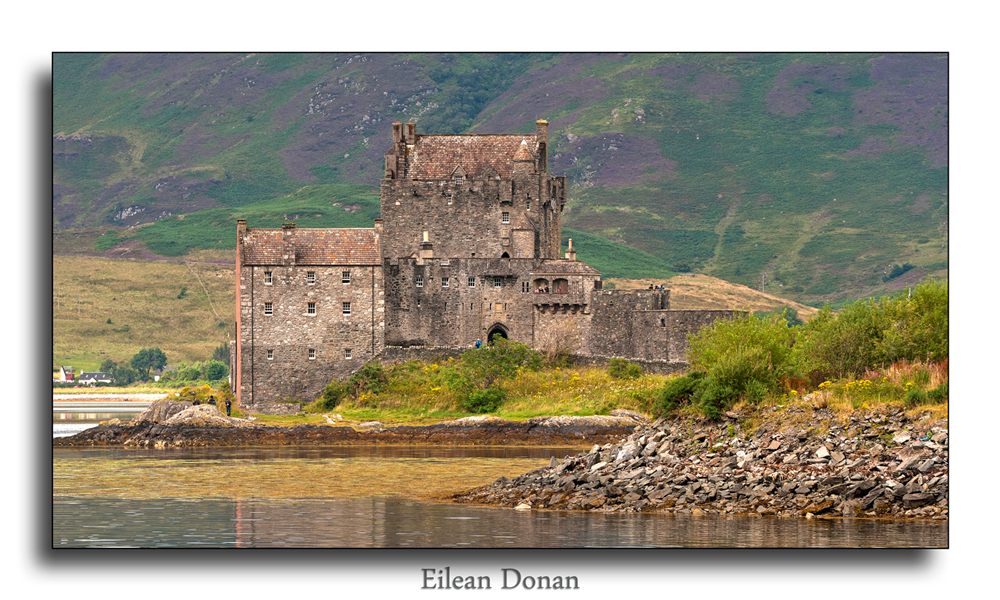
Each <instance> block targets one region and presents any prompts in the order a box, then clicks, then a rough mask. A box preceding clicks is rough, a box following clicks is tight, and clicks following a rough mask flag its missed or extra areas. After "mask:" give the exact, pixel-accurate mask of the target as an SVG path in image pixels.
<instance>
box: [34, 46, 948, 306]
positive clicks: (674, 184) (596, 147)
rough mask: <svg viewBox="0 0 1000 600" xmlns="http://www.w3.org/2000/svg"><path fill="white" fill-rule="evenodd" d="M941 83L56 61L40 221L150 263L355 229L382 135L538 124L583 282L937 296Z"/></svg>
mask: <svg viewBox="0 0 1000 600" xmlns="http://www.w3.org/2000/svg"><path fill="white" fill-rule="evenodd" d="M947 82H948V56H947V55H946V54H888V55H886V54H858V53H849V54H749V55H747V54H741V55H736V54H669V55H668V54H546V55H540V54H481V55H480V54H458V55H454V54H407V55H403V54H372V55H364V54H339V55H331V54H248V55H242V54H56V55H55V56H54V60H53V216H54V224H55V227H56V229H57V233H59V234H61V233H70V234H72V233H73V232H81V234H80V235H78V236H63V237H62V238H61V239H63V240H71V239H77V240H80V244H82V245H78V246H77V247H76V248H75V250H76V251H78V252H81V253H98V254H99V253H103V254H104V255H106V256H113V255H115V256H116V254H114V251H115V248H116V247H118V248H121V247H122V246H121V244H124V245H126V246H128V247H131V246H130V245H135V244H141V245H143V246H144V247H145V250H146V251H148V252H150V253H152V254H155V255H160V256H170V257H174V256H181V255H185V254H188V253H190V252H193V251H204V250H217V249H218V250H222V249H231V248H232V247H234V245H235V240H234V239H233V238H234V233H233V232H234V223H235V219H237V218H247V219H248V220H249V222H250V225H251V226H277V225H279V224H280V223H281V222H284V221H289V220H293V221H296V222H297V223H299V224H300V226H304V227H310V226H325V227H330V226H344V227H367V226H371V221H372V219H374V218H376V217H377V215H378V196H377V186H378V181H379V179H380V178H381V175H382V170H383V159H382V156H383V154H384V152H385V151H386V149H387V148H388V145H389V142H390V139H391V123H392V122H393V121H414V122H416V123H417V129H418V132H424V133H452V132H475V133H500V132H528V131H532V130H533V128H534V125H533V123H534V121H535V120H536V119H538V118H545V119H547V120H548V121H549V122H550V134H549V135H550V149H549V169H550V171H552V172H553V173H555V174H565V175H567V176H568V177H569V180H570V189H569V199H570V200H569V203H568V205H567V207H566V211H565V212H564V214H563V222H564V225H565V226H566V235H565V236H564V237H573V238H574V244H575V245H577V246H578V249H579V257H580V258H581V259H583V260H587V261H588V262H591V263H592V264H593V265H594V266H595V267H596V268H598V269H599V270H601V271H602V273H604V275H605V276H606V277H657V278H662V277H667V276H669V275H670V274H672V273H673V272H674V271H686V270H691V271H694V272H700V273H704V274H707V275H712V276H716V277H720V278H723V279H726V280H729V281H732V282H735V283H739V284H743V285H747V286H751V287H754V288H757V289H762V290H763V291H765V292H767V293H770V294H773V295H776V296H781V297H785V298H789V299H792V300H796V301H799V302H803V303H811V304H821V303H824V302H835V301H839V300H842V299H845V298H857V297H865V296H872V295H880V294H884V293H888V292H891V291H893V290H895V289H901V288H905V287H906V286H907V285H912V284H913V282H914V281H917V280H919V279H921V278H924V277H927V276H933V277H946V276H947V265H948V257H947V232H948V166H947V159H948V88H947ZM95 228H99V233H100V235H99V236H95V235H90V234H84V233H83V232H90V231H94V229H95ZM571 231H572V233H570V232H571ZM95 239H96V241H95ZM84 246H85V247H84ZM66 247H67V244H66V243H60V245H59V248H60V249H64V248H66Z"/></svg>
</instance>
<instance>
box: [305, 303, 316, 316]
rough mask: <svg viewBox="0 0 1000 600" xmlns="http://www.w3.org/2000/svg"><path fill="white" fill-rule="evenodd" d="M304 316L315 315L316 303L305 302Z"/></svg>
mask: <svg viewBox="0 0 1000 600" xmlns="http://www.w3.org/2000/svg"><path fill="white" fill-rule="evenodd" d="M306 314H307V315H315V314H316V303H315V302H307V303H306Z"/></svg>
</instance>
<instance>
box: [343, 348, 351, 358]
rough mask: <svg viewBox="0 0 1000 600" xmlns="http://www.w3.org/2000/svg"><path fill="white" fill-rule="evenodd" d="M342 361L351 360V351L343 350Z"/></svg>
mask: <svg viewBox="0 0 1000 600" xmlns="http://www.w3.org/2000/svg"><path fill="white" fill-rule="evenodd" d="M344 360H351V350H350V349H347V350H344Z"/></svg>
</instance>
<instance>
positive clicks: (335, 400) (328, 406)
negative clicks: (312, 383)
mask: <svg viewBox="0 0 1000 600" xmlns="http://www.w3.org/2000/svg"><path fill="white" fill-rule="evenodd" d="M350 393H351V385H350V384H348V383H343V382H340V381H331V382H330V383H328V384H327V385H326V387H325V388H323V395H322V396H321V397H320V401H321V404H322V406H323V409H324V410H333V409H334V408H335V407H337V405H339V404H340V403H341V402H343V400H344V398H346V397H347V396H348V395H350Z"/></svg>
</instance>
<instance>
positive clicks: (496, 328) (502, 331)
mask: <svg viewBox="0 0 1000 600" xmlns="http://www.w3.org/2000/svg"><path fill="white" fill-rule="evenodd" d="M495 335H499V336H500V337H502V338H503V339H505V340H506V339H510V338H509V337H508V336H507V328H506V327H504V326H503V325H501V324H499V323H496V324H494V325H493V326H492V327H490V331H489V333H487V334H486V342H487V343H489V344H492V343H493V336H495Z"/></svg>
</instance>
